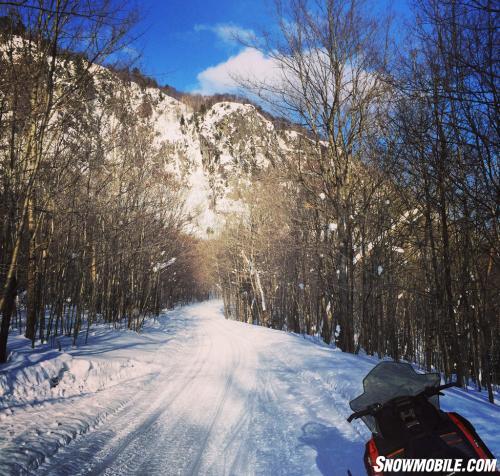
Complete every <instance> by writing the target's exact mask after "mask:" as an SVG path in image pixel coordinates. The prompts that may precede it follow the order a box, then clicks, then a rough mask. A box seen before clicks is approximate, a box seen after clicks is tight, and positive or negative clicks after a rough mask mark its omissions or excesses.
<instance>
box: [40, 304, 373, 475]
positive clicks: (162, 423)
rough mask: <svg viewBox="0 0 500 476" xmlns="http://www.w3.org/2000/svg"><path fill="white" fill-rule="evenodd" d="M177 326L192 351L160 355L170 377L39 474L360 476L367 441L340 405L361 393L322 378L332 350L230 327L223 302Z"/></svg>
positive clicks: (191, 312) (161, 376) (187, 313)
mask: <svg viewBox="0 0 500 476" xmlns="http://www.w3.org/2000/svg"><path fill="white" fill-rule="evenodd" d="M175 321H178V322H175ZM171 324H172V325H174V326H175V327H176V329H177V331H176V332H177V333H179V332H180V330H179V329H181V330H182V333H183V339H182V341H183V343H182V344H181V345H177V346H176V347H175V349H169V348H168V347H169V346H171V344H169V343H166V344H165V347H166V349H162V346H159V348H158V350H157V352H158V355H159V356H162V351H163V352H164V354H163V356H162V358H161V360H162V362H161V363H162V369H161V371H160V372H159V373H158V374H157V375H156V376H154V377H153V378H152V381H150V382H149V383H145V382H143V381H142V382H141V384H140V385H141V387H142V388H140V389H139V388H138V389H137V391H136V392H137V393H136V394H135V396H134V397H133V398H131V399H130V400H129V401H128V402H127V403H126V404H125V405H124V406H123V407H121V408H120V409H119V410H118V411H117V412H115V413H113V414H112V415H111V416H109V417H108V418H107V420H106V422H105V424H103V425H101V426H99V427H98V428H97V429H95V430H93V431H90V432H88V433H86V434H85V435H82V436H79V437H78V438H77V439H76V440H75V441H73V442H72V443H70V444H69V445H67V446H66V447H64V448H63V449H61V450H60V451H59V452H58V453H57V454H56V455H55V456H54V457H52V458H50V461H49V462H47V463H44V464H43V465H42V466H41V467H40V468H38V470H37V471H36V474H46V475H77V474H106V475H129V474H136V475H155V474H157V475H166V474H203V475H205V474H207V475H208V474H213V475H223V474H231V475H236V474H238V475H239V474H273V475H279V474H283V475H294V474H295V475H303V474H346V468H348V467H349V468H351V469H352V470H354V471H355V473H354V474H360V471H361V467H362V465H361V462H360V461H358V460H360V459H361V458H360V455H361V454H362V440H363V437H364V436H365V435H364V434H363V435H360V434H358V433H357V431H356V429H355V428H353V427H351V426H350V425H348V424H347V423H346V422H345V417H346V415H347V414H348V412H349V410H348V407H347V401H346V399H345V398H340V399H339V401H337V402H336V401H335V398H333V397H332V390H333V389H334V387H335V386H337V387H338V390H339V391H340V390H341V389H342V388H343V387H344V386H345V388H349V389H350V387H351V386H352V383H351V382H349V381H348V376H349V371H348V369H344V371H345V375H344V378H345V380H344V381H343V382H342V381H340V382H337V383H334V382H330V383H328V382H323V381H322V380H319V379H318V378H317V371H318V370H321V366H324V365H325V364H324V363H322V362H321V361H322V360H323V359H324V358H325V357H326V358H327V357H328V355H330V354H331V353H332V350H331V349H327V348H323V347H320V346H317V345H313V344H311V343H310V342H307V341H305V340H304V339H301V338H298V337H296V336H291V335H287V334H285V333H283V332H277V331H272V330H268V329H263V328H259V327H255V326H249V325H245V324H241V323H237V322H232V321H226V320H225V319H224V318H223V317H222V311H221V303H220V302H219V301H210V302H206V303H201V304H198V305H194V306H189V307H187V308H184V310H183V311H182V312H180V313H179V314H177V315H176V317H175V318H174V319H173V320H172V322H171ZM305 354H308V355H305ZM304 359H306V361H305V362H304ZM297 362H300V363H301V365H299V366H298V367H297ZM330 365H331V362H330ZM369 366H370V364H369V363H367V368H368V367H369ZM338 371H341V370H340V369H338ZM356 374H357V372H356ZM350 393H351V392H349V395H346V396H350ZM337 395H338V392H337ZM356 469H357V470H358V471H356Z"/></svg>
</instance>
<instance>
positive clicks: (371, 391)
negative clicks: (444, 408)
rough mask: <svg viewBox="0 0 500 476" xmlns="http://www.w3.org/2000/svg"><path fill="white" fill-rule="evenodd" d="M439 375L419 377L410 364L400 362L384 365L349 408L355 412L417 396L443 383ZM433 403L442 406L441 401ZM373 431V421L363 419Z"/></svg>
mask: <svg viewBox="0 0 500 476" xmlns="http://www.w3.org/2000/svg"><path fill="white" fill-rule="evenodd" d="M440 382H441V379H440V376H439V374H437V373H430V374H418V373H417V372H415V370H414V369H413V367H412V366H411V365H410V364H402V363H399V362H380V363H379V364H378V365H377V366H376V367H374V368H373V369H372V370H371V372H370V373H369V374H368V375H367V376H366V377H365V378H364V379H363V389H364V392H363V393H362V394H361V395H359V396H358V397H356V398H355V399H354V400H351V402H350V403H349V405H350V406H351V408H352V410H353V411H354V412H359V411H360V410H364V409H365V408H366V407H368V406H369V405H373V404H375V403H380V404H381V405H383V404H384V403H386V402H388V401H389V400H392V399H393V398H396V397H403V396H415V395H417V394H419V393H421V392H423V391H424V390H425V389H426V387H436V386H438V385H439V384H440ZM430 401H431V402H432V403H433V404H434V405H435V406H438V405H439V403H438V399H437V398H431V399H430ZM363 420H364V421H365V423H366V424H367V425H368V426H369V427H370V428H371V429H372V431H373V421H372V418H363Z"/></svg>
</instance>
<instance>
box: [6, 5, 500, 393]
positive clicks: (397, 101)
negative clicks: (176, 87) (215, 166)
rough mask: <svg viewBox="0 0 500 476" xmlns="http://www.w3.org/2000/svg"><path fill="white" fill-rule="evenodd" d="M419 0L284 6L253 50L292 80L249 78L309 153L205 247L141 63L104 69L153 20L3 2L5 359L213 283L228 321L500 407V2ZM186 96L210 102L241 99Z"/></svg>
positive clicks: (299, 150) (106, 8) (286, 152)
mask: <svg viewBox="0 0 500 476" xmlns="http://www.w3.org/2000/svg"><path fill="white" fill-rule="evenodd" d="M412 6H413V8H412V12H413V21H412V23H411V25H410V26H408V27H405V32H404V35H403V33H401V32H399V34H397V35H396V34H395V33H394V28H393V26H392V23H391V18H390V16H389V15H387V17H383V18H375V15H374V14H373V13H371V12H370V2H362V1H356V0H318V1H315V2H309V1H307V0H291V1H289V2H277V3H276V15H277V18H276V25H277V30H273V31H272V32H269V33H268V34H263V35H262V36H261V37H258V38H254V39H251V40H248V39H247V41H250V42H251V43H252V44H251V46H252V47H253V48H255V49H258V50H259V51H262V52H264V53H265V54H266V55H267V57H269V58H270V59H271V60H272V61H274V63H275V65H276V68H277V69H278V70H279V72H280V75H279V78H278V80H274V81H267V80H265V79H256V78H239V81H240V83H241V88H242V91H245V92H247V93H248V94H249V95H250V97H251V98H252V100H253V101H254V102H256V103H257V104H258V105H259V108H260V110H261V111H266V112H265V113H264V112H263V114H265V115H266V117H268V118H269V117H271V116H270V114H271V113H272V114H273V117H276V118H279V119H276V124H281V126H280V127H282V128H287V127H289V128H293V129H294V133H295V134H296V137H297V140H296V146H295V147H293V148H282V150H281V151H280V154H279V159H278V160H273V162H272V163H271V164H270V165H269V167H267V168H266V169H261V170H254V171H252V181H251V186H242V187H241V190H239V195H240V198H241V201H242V203H244V205H245V212H238V213H236V212H234V213H232V214H229V216H227V217H226V219H225V224H224V226H223V227H222V228H221V230H220V231H219V232H217V233H214V234H211V236H210V237H209V239H201V238H200V237H199V236H197V235H196V234H193V233H191V232H190V231H189V222H190V216H189V213H186V211H185V207H184V205H185V199H184V190H183V184H182V183H180V182H179V181H178V180H177V178H176V176H175V175H174V174H172V173H169V172H168V171H167V170H166V169H165V168H164V167H163V164H164V163H165V162H169V161H174V160H176V159H175V158H174V157H173V156H171V155H169V154H170V151H169V149H168V148H164V147H161V146H160V145H158V143H157V142H156V140H155V137H154V132H153V130H152V127H151V121H153V120H154V118H153V116H152V115H151V114H150V111H149V109H148V105H147V104H144V105H143V106H141V107H137V105H136V104H135V103H134V99H133V98H132V96H131V92H130V91H131V90H130V83H131V82H134V81H135V82H136V83H137V82H140V80H141V75H140V73H139V72H138V71H136V70H133V71H135V72H134V74H133V75H132V76H133V77H129V78H125V79H126V80H123V81H116V80H115V79H114V76H112V75H110V74H109V69H108V68H107V67H106V68H105V67H104V65H106V66H109V65H111V63H113V62H115V61H116V58H117V57H118V56H119V53H120V51H122V50H123V49H124V48H126V46H127V45H128V44H129V42H130V41H132V40H133V39H132V38H131V31H132V30H133V29H132V27H133V25H134V24H135V22H137V18H136V13H135V12H134V11H133V10H131V9H126V8H123V5H121V4H120V3H118V2H116V3H115V2H114V1H112V0H98V1H95V2H82V1H79V0H37V1H19V2H18V1H13V2H2V1H0V17H1V18H0V179H1V182H0V215H1V220H0V234H1V240H0V293H1V294H0V314H1V319H2V320H1V330H0V362H5V361H6V360H7V358H8V345H7V344H8V335H9V332H10V331H13V330H16V331H19V332H24V335H25V337H26V338H27V339H30V340H31V342H32V345H33V346H35V345H36V343H37V342H55V341H54V338H57V336H60V335H67V336H72V338H73V339H74V342H75V343H76V342H77V339H78V337H79V336H80V335H82V333H87V334H88V331H89V329H90V327H91V326H92V324H93V323H94V322H97V321H103V322H107V323H111V324H113V325H117V326H118V325H124V326H126V327H128V328H129V329H134V330H140V328H141V325H142V323H143V322H144V320H145V319H147V318H148V317H151V316H154V315H157V314H158V313H159V312H160V310H161V309H163V308H168V307H172V306H174V305H175V304H179V303H186V302H190V301H193V300H201V299H205V298H207V297H208V295H209V294H211V295H217V296H220V297H222V299H223V301H224V307H225V314H226V317H227V318H231V319H236V320H240V321H245V322H248V323H253V324H256V325H261V326H267V327H272V328H275V329H282V330H287V331H291V332H295V333H300V334H309V335H316V336H319V337H320V338H321V339H322V340H323V341H324V342H326V343H328V344H332V345H336V346H337V347H338V348H340V349H341V350H342V351H344V352H349V353H359V352H366V353H367V354H369V355H374V354H375V355H378V356H380V357H383V356H389V357H392V358H394V359H396V360H400V359H402V360H406V361H409V362H415V363H417V364H418V365H420V366H421V367H422V368H425V369H436V370H439V371H441V372H443V374H444V375H445V376H446V377H447V378H450V377H452V376H455V377H456V379H457V380H458V382H459V383H460V384H462V385H465V384H466V383H467V382H473V383H474V384H475V385H476V387H477V388H479V389H486V390H487V391H488V395H489V398H490V401H493V388H494V386H495V385H498V384H499V383H500V339H499V336H500V293H499V290H500V268H499V264H500V263H499V258H500V241H499V214H500V205H499V203H500V202H499V198H500V183H499V166H498V133H499V124H498V100H497V91H496V86H497V83H498V75H499V70H498V56H499V52H498V45H499V44H500V41H499V38H498V15H499V10H498V8H497V7H496V6H495V2H493V1H492V0H414V1H413V2H412ZM109 67H110V66H109ZM115 70H116V71H118V70H120V71H121V72H122V73H121V75H122V77H124V76H127V75H126V74H125V73H124V71H125V69H124V68H123V66H116V67H115ZM127 71H128V70H127ZM129 76H130V75H129ZM143 79H144V78H143ZM156 85H157V83H151V82H148V81H146V83H145V84H144V85H142V86H136V87H146V86H148V87H151V86H153V87H155V86H156ZM162 90H163V93H165V94H167V95H168V94H169V92H168V91H169V89H168V88H163V89H162ZM175 95H176V96H177V97H178V99H180V100H181V101H183V102H184V103H185V104H186V105H187V106H189V107H191V108H193V109H195V110H196V111H201V113H203V111H204V110H205V109H206V107H207V106H210V105H212V104H213V103H214V102H216V101H218V100H220V99H224V100H227V99H228V97H227V96H224V97H216V98H215V99H214V98H210V97H206V98H205V97H200V96H199V95H190V94H181V93H179V92H178V91H175ZM232 100H237V101H241V99H239V98H236V97H233V98H232ZM21 311H22V312H21ZM51 339H52V340H51ZM54 345H55V344H54Z"/></svg>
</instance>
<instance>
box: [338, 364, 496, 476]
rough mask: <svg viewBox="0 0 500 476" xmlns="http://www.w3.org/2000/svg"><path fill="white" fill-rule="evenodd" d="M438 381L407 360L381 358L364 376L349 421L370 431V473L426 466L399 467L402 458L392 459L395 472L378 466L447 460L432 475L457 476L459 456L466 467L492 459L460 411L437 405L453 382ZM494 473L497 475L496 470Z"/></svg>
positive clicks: (372, 475)
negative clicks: (385, 461)
mask: <svg viewBox="0 0 500 476" xmlns="http://www.w3.org/2000/svg"><path fill="white" fill-rule="evenodd" d="M440 383H441V378H440V376H439V374H437V373H427V374H419V373H417V372H415V370H414V369H413V367H412V366H411V365H410V364H405V363H398V362H381V363H379V364H378V365H377V366H376V367H374V368H373V369H372V370H371V371H370V372H369V373H368V375H367V376H366V377H365V378H364V380H363V389H364V392H363V393H362V394H361V395H359V396H358V397H356V398H355V399H354V400H352V401H351V402H350V403H349V404H350V407H351V409H352V410H353V411H354V413H353V414H352V415H351V416H349V418H348V419H347V421H348V422H349V423H350V422H352V421H353V420H355V419H357V418H361V419H362V420H363V422H364V423H365V424H366V426H367V427H368V428H369V429H370V431H371V432H372V437H371V438H370V440H369V441H368V442H367V443H366V446H365V454H364V463H365V468H366V472H367V474H368V476H389V475H391V476H394V475H403V474H404V475H405V476H409V475H412V474H415V475H416V474H420V475H421V474H426V470H425V468H427V470H428V468H429V467H428V466H427V467H424V471H423V472H422V467H421V468H420V472H413V471H412V469H414V468H415V467H414V468H410V467H409V466H406V468H405V469H404V471H403V470H402V469H401V468H403V462H402V461H401V462H400V463H399V465H398V464H395V463H396V461H392V463H391V464H392V465H393V468H392V469H393V470H392V471H385V472H384V471H383V467H382V466H383V465H382V464H380V463H381V462H382V461H383V460H384V459H392V460H394V459H396V458H401V459H406V460H410V459H418V460H431V459H436V458H438V459H446V460H450V461H449V462H446V461H445V462H444V467H443V468H439V467H438V466H436V469H438V471H437V472H434V471H435V470H434V469H433V472H432V474H434V475H436V474H441V475H452V474H458V472H461V471H462V469H458V471H457V467H456V466H455V465H456V464H457V463H456V461H457V460H459V461H460V460H461V464H462V467H467V462H469V461H470V460H479V459H482V460H493V459H494V456H493V454H492V453H491V451H490V450H489V449H488V448H487V446H486V445H485V444H484V442H483V441H482V440H481V438H480V437H479V435H478V434H477V433H476V431H475V429H474V427H473V426H472V425H471V423H470V422H469V421H467V420H466V419H465V418H464V417H462V416H461V415H459V414H458V413H454V412H444V411H442V410H441V409H440V407H439V396H440V395H444V394H443V393H442V390H445V389H447V388H450V387H453V386H457V384H456V383H447V384H445V385H440ZM380 456H383V457H384V458H379V457H380ZM377 458H378V459H377ZM427 462H428V461H420V463H421V464H422V463H423V464H426V463H427ZM407 463H409V462H407ZM441 464H442V463H441ZM458 464H460V463H458ZM389 466H391V465H389ZM479 466H481V465H478V466H477V467H474V468H475V469H479ZM385 469H387V467H386V468H385ZM389 469H391V467H389ZM394 469H397V470H396V471H394ZM440 469H443V470H442V471H440ZM488 470H489V471H490V472H487V473H486V472H481V471H478V472H475V473H474V472H473V473H467V474H492V472H491V468H488ZM493 473H494V474H499V473H498V472H497V471H496V470H495V469H493ZM348 474H349V473H348Z"/></svg>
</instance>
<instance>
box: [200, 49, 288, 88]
mask: <svg viewBox="0 0 500 476" xmlns="http://www.w3.org/2000/svg"><path fill="white" fill-rule="evenodd" d="M279 76H280V70H279V68H277V67H276V64H275V62H274V61H273V60H272V59H271V58H269V57H267V56H265V55H264V54H263V53H262V52H261V51H258V50H256V49H255V48H245V49H243V50H242V51H240V52H239V53H238V54H236V55H234V56H231V57H230V58H228V59H227V60H226V61H224V62H222V63H219V64H217V65H215V66H210V67H209V68H207V69H205V70H203V71H202V72H201V73H199V74H198V76H197V79H198V87H197V88H195V91H193V92H195V93H199V94H207V95H209V94H215V93H234V92H237V91H238V89H239V85H238V82H237V78H244V79H247V80H252V79H255V80H257V79H258V80H259V81H267V82H273V80H274V79H276V78H278V77H279Z"/></svg>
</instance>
